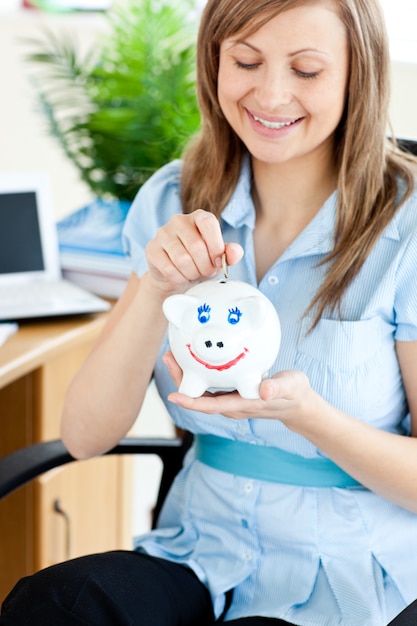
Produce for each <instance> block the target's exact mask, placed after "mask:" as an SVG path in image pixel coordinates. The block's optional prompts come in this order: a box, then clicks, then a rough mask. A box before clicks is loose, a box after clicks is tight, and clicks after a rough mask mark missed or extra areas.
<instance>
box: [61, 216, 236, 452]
mask: <svg viewBox="0 0 417 626" xmlns="http://www.w3.org/2000/svg"><path fill="white" fill-rule="evenodd" d="M223 253H226V255H227V261H228V263H229V264H230V265H233V264H234V263H236V262H237V261H238V260H239V259H240V258H241V256H242V253H243V251H242V249H241V247H240V246H237V245H235V244H226V245H225V244H224V242H223V238H222V235H221V231H220V225H219V222H218V221H217V219H216V218H215V217H214V216H213V215H211V214H210V213H207V212H204V211H195V212H194V213H192V214H190V215H181V214H179V215H175V216H174V217H173V218H171V220H170V221H169V222H168V223H167V224H166V225H165V226H164V227H162V228H160V229H159V231H158V232H157V234H156V236H155V238H154V239H153V240H152V241H151V242H150V243H149V244H148V247H147V250H146V256H147V261H148V266H149V271H147V272H146V273H145V274H144V275H143V277H142V278H141V279H140V280H139V278H138V277H137V276H136V275H132V276H131V278H130V279H129V281H128V285H127V287H126V290H125V292H124V294H123V295H122V297H121V298H120V300H119V301H118V303H117V304H116V305H115V307H114V309H113V310H112V312H111V314H110V316H109V319H108V322H107V324H106V326H105V328H104V329H103V332H102V333H101V335H100V337H99V339H98V341H97V342H96V344H95V346H94V347H93V349H92V351H91V353H90V355H89V356H88V358H87V359H86V361H85V363H84V364H83V366H82V367H81V369H80V370H79V372H78V373H77V375H76V376H75V378H74V380H73V381H72V383H71V385H70V388H69V390H68V393H67V397H66V400H65V404H64V409H63V415H62V422H61V436H62V439H63V441H64V443H65V445H66V446H67V447H68V449H69V451H70V452H71V453H72V454H73V455H74V456H75V457H78V458H87V457H90V456H94V455H96V454H100V453H102V452H104V451H106V450H108V449H110V448H111V447H112V446H114V445H115V444H116V443H117V442H118V441H119V439H121V437H123V436H124V435H125V434H126V433H127V432H128V431H129V429H130V428H131V426H132V424H133V423H134V421H135V420H136V418H137V415H138V413H139V411H140V408H141V406H142V402H143V399H144V396H145V393H146V389H147V387H148V384H149V381H150V379H151V376H152V372H153V368H154V365H155V361H156V358H157V355H158V352H159V350H160V347H161V343H162V340H163V337H164V334H165V331H166V326H167V322H166V319H165V317H164V315H163V311H162V303H163V301H164V299H165V298H166V297H167V296H168V295H170V294H172V293H179V292H183V291H185V290H186V289H187V288H188V287H190V286H191V284H193V282H195V281H197V280H201V279H204V278H207V277H209V276H211V275H213V274H214V273H216V271H217V268H218V267H219V266H221V257H222V255H223Z"/></svg>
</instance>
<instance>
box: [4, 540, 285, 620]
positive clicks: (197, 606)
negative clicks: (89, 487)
mask: <svg viewBox="0 0 417 626" xmlns="http://www.w3.org/2000/svg"><path fill="white" fill-rule="evenodd" d="M220 621H222V620H220ZM214 622H215V619H214V615H213V607H212V603H211V598H210V595H209V593H208V591H207V589H206V587H205V586H204V585H203V584H202V583H201V582H200V581H199V580H198V578H197V577H196V576H195V574H194V573H193V572H192V571H191V570H190V569H188V568H186V567H183V566H181V565H177V564H175V563H171V562H169V561H166V560H163V559H158V558H155V557H151V556H148V555H146V554H141V553H137V552H133V551H115V552H105V553H103V554H95V555H91V556H86V557H82V558H79V559H73V560H71V561H67V562H65V563H61V564H58V565H54V566H52V567H48V568H47V569H44V570H42V571H40V572H38V573H36V574H34V575H33V576H28V577H26V578H23V579H22V580H20V581H19V582H18V583H17V585H16V586H15V587H14V589H13V590H12V591H11V592H10V594H9V595H8V597H7V598H6V599H5V601H4V602H3V606H2V610H1V615H0V625H1V626H11V625H13V626H52V625H54V626H55V625H56V626H58V625H59V626H70V625H71V626H81V625H83V626H211V625H212V624H214ZM227 624H228V626H284V625H287V626H288V622H284V621H283V620H280V619H273V618H268V617H256V616H254V617H247V618H243V619H238V620H232V621H229V622H227Z"/></svg>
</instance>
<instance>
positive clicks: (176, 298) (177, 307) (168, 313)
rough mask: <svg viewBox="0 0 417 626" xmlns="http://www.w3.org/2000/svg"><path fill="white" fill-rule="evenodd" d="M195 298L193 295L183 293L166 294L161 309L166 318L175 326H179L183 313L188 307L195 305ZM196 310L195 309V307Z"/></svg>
mask: <svg viewBox="0 0 417 626" xmlns="http://www.w3.org/2000/svg"><path fill="white" fill-rule="evenodd" d="M197 302H198V301H197V298H195V297H194V296H187V295H185V294H175V295H173V296H168V298H166V300H164V303H163V305H162V310H163V311H164V315H165V317H166V318H167V320H168V321H169V322H170V323H171V324H173V325H174V326H176V327H177V328H181V326H182V323H183V322H182V320H183V317H184V313H185V312H186V311H188V310H189V309H190V307H196V306H197ZM196 310H197V309H196Z"/></svg>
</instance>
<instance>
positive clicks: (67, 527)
mask: <svg viewBox="0 0 417 626" xmlns="http://www.w3.org/2000/svg"><path fill="white" fill-rule="evenodd" d="M54 511H55V513H58V515H61V516H62V518H63V520H64V523H65V560H66V561H67V560H68V559H70V558H71V518H70V516H69V515H68V513H67V512H66V511H64V509H63V508H62V507H61V503H60V501H59V500H58V499H56V500H55V501H54Z"/></svg>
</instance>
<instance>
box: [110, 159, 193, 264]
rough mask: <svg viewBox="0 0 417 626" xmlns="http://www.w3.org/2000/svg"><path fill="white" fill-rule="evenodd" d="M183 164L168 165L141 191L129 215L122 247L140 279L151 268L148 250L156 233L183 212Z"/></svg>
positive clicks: (152, 177) (173, 163)
mask: <svg viewBox="0 0 417 626" xmlns="http://www.w3.org/2000/svg"><path fill="white" fill-rule="evenodd" d="M180 175H181V161H179V160H176V161H172V162H171V163H168V164H167V165H165V166H164V167H162V168H161V169H160V170H158V171H157V172H156V173H155V174H153V175H152V176H151V178H149V179H148V180H147V181H146V183H144V185H142V187H141V188H140V189H139V191H138V193H137V195H136V197H135V199H134V201H133V203H132V206H131V207H130V210H129V213H128V215H127V218H126V221H125V224H124V227H123V232H122V244H123V249H124V251H125V253H126V254H127V256H128V257H129V258H130V262H131V268H132V270H133V271H134V272H136V274H137V275H138V276H142V274H143V273H144V272H146V270H147V269H148V264H147V261H146V256H145V248H146V245H147V243H148V242H149V241H151V240H152V239H153V238H154V237H155V234H156V232H157V230H158V229H159V228H160V227H161V226H163V225H164V224H166V223H167V222H168V221H169V219H170V218H171V217H172V216H173V215H175V214H176V213H181V212H182V207H181V201H180Z"/></svg>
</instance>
